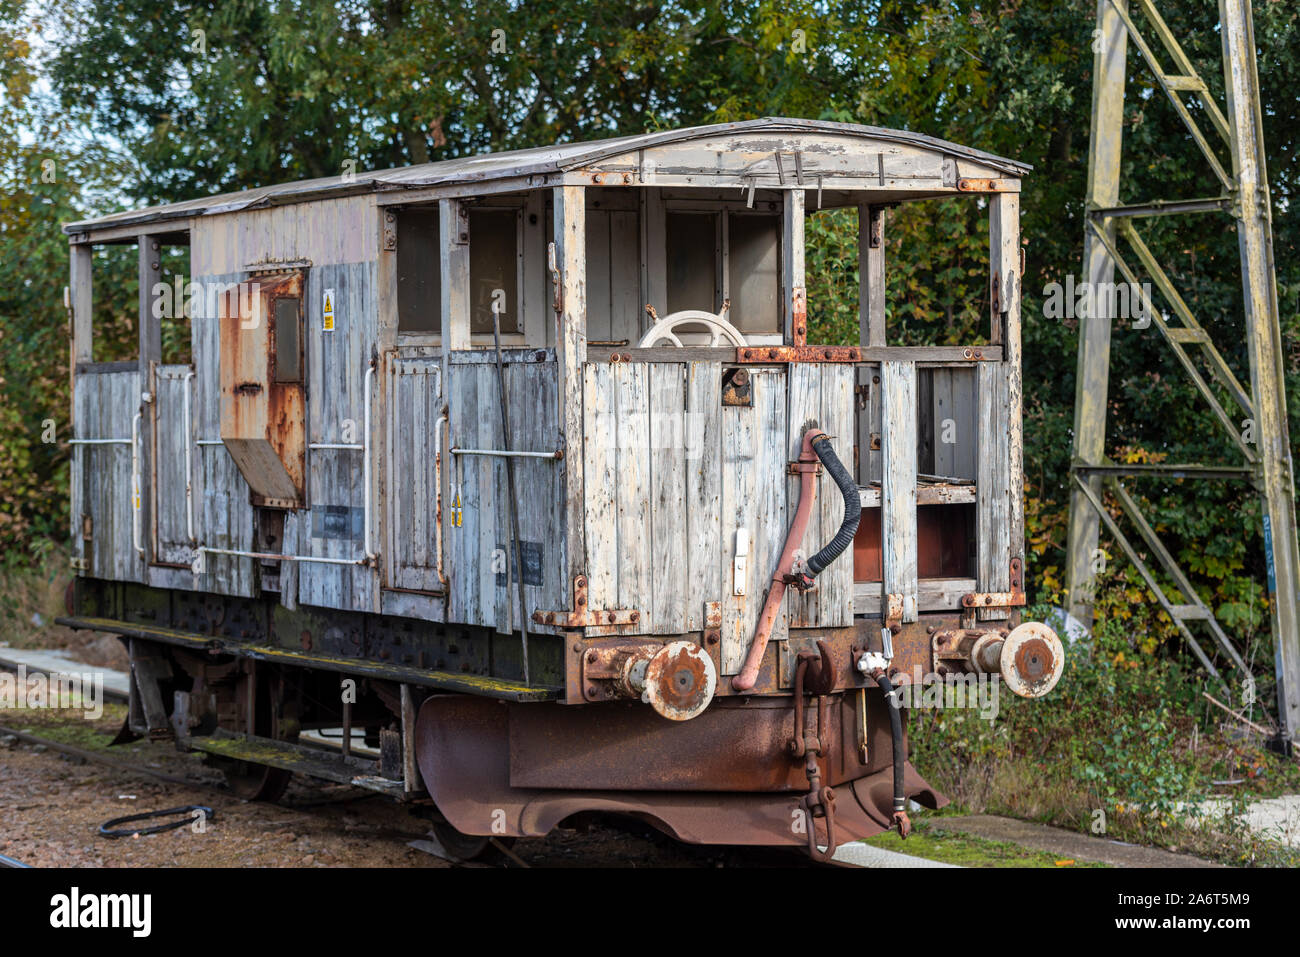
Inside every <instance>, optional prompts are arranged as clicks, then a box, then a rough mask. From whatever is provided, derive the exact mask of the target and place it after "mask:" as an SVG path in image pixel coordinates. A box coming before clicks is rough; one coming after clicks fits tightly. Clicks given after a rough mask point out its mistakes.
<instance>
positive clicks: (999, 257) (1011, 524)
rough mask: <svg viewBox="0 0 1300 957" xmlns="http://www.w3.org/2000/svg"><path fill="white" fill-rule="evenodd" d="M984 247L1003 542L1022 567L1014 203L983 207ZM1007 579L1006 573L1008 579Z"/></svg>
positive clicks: (1011, 198)
mask: <svg viewBox="0 0 1300 957" xmlns="http://www.w3.org/2000/svg"><path fill="white" fill-rule="evenodd" d="M989 243H990V255H991V258H992V261H993V264H994V268H995V269H996V270H997V271H998V274H999V275H1000V276H1001V280H1000V283H999V285H1000V288H1001V294H1000V300H1001V306H1002V309H1003V320H1002V349H1003V361H1002V363H1001V366H1000V367H999V368H1000V370H1001V372H1002V375H1003V377H1004V380H1005V382H1004V385H1003V390H1004V391H1003V412H1002V414H1003V416H1004V422H1005V434H1006V442H1007V453H1006V461H1007V464H1006V469H1007V474H1006V480H1007V496H1008V503H1007V524H1008V531H1007V538H1008V542H1007V545H1008V558H1009V559H1014V558H1018V559H1020V560H1021V564H1022V567H1023V563H1024V557H1025V513H1024V501H1025V468H1024V434H1023V425H1022V416H1021V406H1022V403H1023V392H1024V389H1023V381H1022V360H1023V357H1022V355H1021V343H1020V332H1021V331H1020V294H1021V288H1020V286H1021V276H1020V254H1021V246H1020V197H1019V196H1018V195H1016V194H1011V193H1008V194H1006V195H998V196H996V197H995V198H994V199H993V200H992V201H991V202H990V203H989ZM1008 574H1009V573H1008Z"/></svg>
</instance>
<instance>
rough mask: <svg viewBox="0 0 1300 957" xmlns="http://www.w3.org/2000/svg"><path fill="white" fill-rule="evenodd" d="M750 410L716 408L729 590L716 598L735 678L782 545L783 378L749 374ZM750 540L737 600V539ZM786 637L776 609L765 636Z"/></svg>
mask: <svg viewBox="0 0 1300 957" xmlns="http://www.w3.org/2000/svg"><path fill="white" fill-rule="evenodd" d="M750 382H751V383H752V386H751V388H752V391H753V396H754V405H753V407H752V408H745V407H743V406H726V407H724V408H723V409H722V553H721V554H722V563H723V578H724V582H725V583H726V584H727V586H728V587H726V588H724V589H723V594H722V653H721V663H722V668H721V670H722V673H723V674H726V675H732V674H736V673H737V672H739V671H740V668H741V666H742V665H743V663H744V659H745V654H746V652H747V651H748V650H749V643H750V641H751V640H752V638H753V635H754V629H755V627H756V626H757V623H758V616H759V613H760V612H761V611H762V607H763V599H764V596H765V594H766V592H767V589H768V586H769V585H770V583H771V580H772V572H773V570H774V569H775V568H776V563H777V561H778V559H779V558H780V553H781V548H782V546H783V545H784V544H785V536H786V531H787V525H788V515H787V508H786V503H787V491H786V485H785V481H784V480H783V478H782V477H783V476H784V474H785V467H786V453H787V436H788V434H789V433H788V430H787V426H786V423H787V408H786V389H785V372H784V371H783V370H777V369H753V370H750ZM740 529H744V530H745V532H746V533H747V534H748V536H749V557H748V560H747V562H746V566H747V567H746V574H745V576H744V578H745V581H744V592H745V594H744V595H736V594H735V590H736V589H735V587H734V584H735V583H734V581H733V578H734V576H733V574H732V571H733V562H734V560H735V555H736V534H737V531H738V530H740ZM786 635H787V615H786V612H785V608H784V602H783V603H782V609H781V611H780V613H779V614H778V615H777V620H776V622H775V624H774V626H773V628H772V635H771V638H772V640H774V641H781V640H783V639H784V638H785V637H786Z"/></svg>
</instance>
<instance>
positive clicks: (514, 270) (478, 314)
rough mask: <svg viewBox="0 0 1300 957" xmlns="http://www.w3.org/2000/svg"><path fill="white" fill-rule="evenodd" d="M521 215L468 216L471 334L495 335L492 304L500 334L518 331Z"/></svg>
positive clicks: (479, 212) (490, 212)
mask: <svg viewBox="0 0 1300 957" xmlns="http://www.w3.org/2000/svg"><path fill="white" fill-rule="evenodd" d="M518 217H519V213H518V211H517V210H514V209H490V208H480V209H472V210H470V214H469V283H470V322H469V331H470V332H471V333H474V334H475V335H488V336H490V335H492V309H493V304H494V303H495V304H497V308H498V310H499V312H500V314H501V332H502V334H505V333H507V332H518V331H519V232H518V225H517V224H518Z"/></svg>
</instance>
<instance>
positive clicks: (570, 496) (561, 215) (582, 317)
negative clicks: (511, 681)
mask: <svg viewBox="0 0 1300 957" xmlns="http://www.w3.org/2000/svg"><path fill="white" fill-rule="evenodd" d="M552 196H553V206H554V225H555V268H556V270H557V271H558V273H559V288H558V290H556V292H557V295H558V299H559V302H558V303H557V306H558V308H557V309H556V323H557V327H556V333H555V359H556V369H557V374H558V375H559V380H560V381H559V387H558V390H557V395H558V397H559V403H560V410H561V424H560V429H561V431H562V433H563V441H564V445H563V448H564V458H563V459H561V460H560V465H559V468H560V469H561V472H562V481H563V492H562V499H563V501H564V503H565V506H564V528H563V530H562V531H563V535H564V542H563V548H562V552H561V554H562V558H561V560H560V565H561V567H562V568H564V569H565V575H564V578H565V584H566V586H568V587H566V588H565V594H566V595H568V596H569V601H570V602H571V601H572V600H573V598H572V595H573V590H572V586H573V580H574V579H575V578H577V577H578V576H580V575H584V574H586V569H585V565H586V553H587V548H586V535H585V527H584V519H583V515H584V511H583V501H584V500H583V486H582V483H583V474H582V458H583V451H582V401H583V397H582V377H583V366H584V364H585V363H586V361H587V335H586V323H587V258H586V257H587V209H586V197H585V195H584V191H583V188H582V187H581V186H557V187H555V189H554V192H553V194H552ZM575 610H576V609H575Z"/></svg>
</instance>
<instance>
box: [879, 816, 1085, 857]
mask: <svg viewBox="0 0 1300 957" xmlns="http://www.w3.org/2000/svg"><path fill="white" fill-rule="evenodd" d="M942 820H943V819H942V818H939V819H938V820H937V821H936V822H934V823H931V824H924V825H923V824H918V825H917V827H916V830H914V831H913V832H912V833H911V835H909V836H908V838H907V840H903V839H902V838H900V837H899V836H898V832H897V831H887V832H885V833H884V834H877V835H876V836H875V837H869V838H867V839H866V840H865V841H864V842H863V843H865V844H870V845H871V846H872V847H879V848H883V849H884V850H887V851H897V852H898V853H899V854H910V855H912V856H913V857H923V858H925V859H926V860H929V861H941V862H942V863H944V864H956V865H958V866H960V867H1051V868H1058V867H1107V866H1109V865H1106V864H1099V863H1095V862H1093V861H1070V860H1068V859H1064V858H1059V857H1057V856H1056V855H1054V854H1049V853H1047V852H1046V851H1036V850H1033V849H1032V848H1027V847H1021V846H1020V845H1019V844H1010V843H1008V842H1006V841H990V840H986V839H985V838H982V837H975V836H973V835H970V834H963V833H961V832H959V831H949V830H945V829H944V827H943V825H942V824H941V823H940V822H941V821H942Z"/></svg>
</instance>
